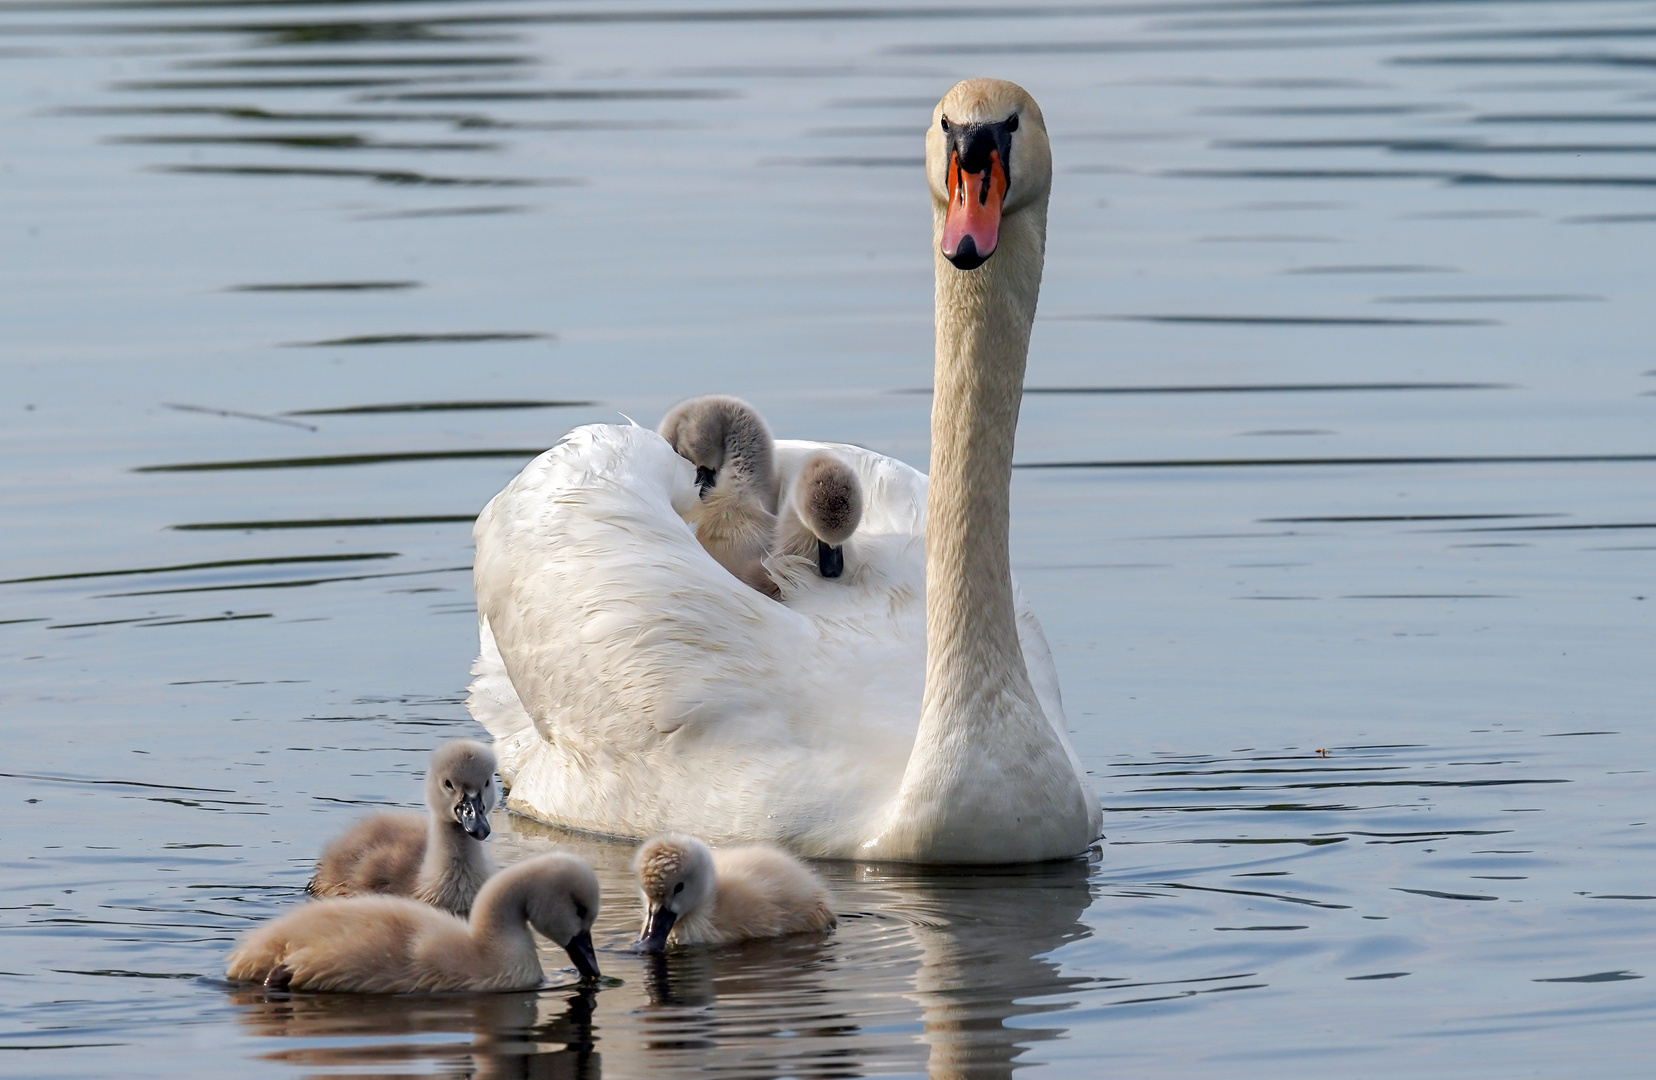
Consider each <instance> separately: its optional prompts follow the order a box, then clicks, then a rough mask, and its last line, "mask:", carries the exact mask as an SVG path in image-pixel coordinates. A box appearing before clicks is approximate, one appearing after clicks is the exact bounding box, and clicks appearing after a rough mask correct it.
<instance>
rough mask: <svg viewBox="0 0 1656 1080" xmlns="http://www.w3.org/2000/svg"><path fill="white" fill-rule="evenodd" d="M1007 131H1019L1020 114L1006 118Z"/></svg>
mask: <svg viewBox="0 0 1656 1080" xmlns="http://www.w3.org/2000/svg"><path fill="white" fill-rule="evenodd" d="M1006 130H1007V131H1017V130H1018V114H1017V113H1013V114H1012V115H1011V116H1009V117H1007V118H1006Z"/></svg>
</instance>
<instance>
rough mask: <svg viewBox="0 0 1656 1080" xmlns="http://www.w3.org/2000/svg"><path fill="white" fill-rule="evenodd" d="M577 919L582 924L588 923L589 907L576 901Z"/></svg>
mask: <svg viewBox="0 0 1656 1080" xmlns="http://www.w3.org/2000/svg"><path fill="white" fill-rule="evenodd" d="M575 917H576V918H577V919H580V920H581V921H582V922H586V917H587V906H586V905H585V904H583V903H581V902H580V901H579V900H577V901H575Z"/></svg>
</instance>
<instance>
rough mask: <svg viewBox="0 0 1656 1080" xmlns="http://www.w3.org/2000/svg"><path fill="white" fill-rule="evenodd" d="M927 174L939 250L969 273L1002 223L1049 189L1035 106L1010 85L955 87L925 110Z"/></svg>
mask: <svg viewBox="0 0 1656 1080" xmlns="http://www.w3.org/2000/svg"><path fill="white" fill-rule="evenodd" d="M926 177H927V179H928V180H929V181H930V182H931V191H932V204H933V207H934V208H935V209H936V211H937V213H938V214H939V215H940V216H941V218H942V223H943V227H942V237H941V239H940V241H939V250H941V251H942V253H943V257H944V258H946V259H948V260H949V261H950V262H951V263H953V264H954V265H955V267H956V268H957V269H960V270H976V269H977V268H978V267H980V266H982V265H983V264H984V262H986V261H987V260H988V258H989V256H991V255H993V254H994V253H995V247H996V245H997V244H998V243H999V241H1000V230H1001V219H1002V218H1005V217H1010V216H1012V215H1013V214H1017V213H1019V212H1021V211H1023V210H1025V209H1027V208H1029V207H1031V206H1035V205H1038V204H1042V203H1044V202H1045V201H1046V197H1047V195H1048V193H1049V192H1050V191H1051V188H1052V150H1051V147H1050V146H1049V144H1048V143H1047V132H1046V121H1044V120H1043V119H1041V107H1040V106H1039V105H1037V104H1035V99H1034V98H1032V97H1030V96H1029V94H1028V93H1027V92H1025V90H1024V88H1023V87H1021V86H1018V85H1017V84H1016V83H1009V82H1004V81H1002V80H1000V79H967V80H966V81H965V82H962V83H956V84H955V85H954V88H953V89H951V90H950V91H949V92H948V93H947V94H944V95H943V100H942V101H940V102H938V103H937V108H936V109H935V110H934V111H933V112H932V122H931V128H930V129H929V130H928V131H927V132H926Z"/></svg>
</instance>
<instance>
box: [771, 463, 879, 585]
mask: <svg viewBox="0 0 1656 1080" xmlns="http://www.w3.org/2000/svg"><path fill="white" fill-rule="evenodd" d="M862 513H863V494H862V482H861V481H859V480H858V479H857V474H856V473H855V472H853V471H852V470H851V466H849V465H847V464H846V463H845V462H843V461H841V460H840V459H839V458H837V457H835V456H834V455H833V454H831V453H829V452H828V451H826V450H819V451H817V452H816V453H814V454H812V455H811V456H810V457H808V458H806V459H805V463H804V464H803V465H801V466H800V468H799V472H798V474H797V475H795V476H794V478H793V482H792V484H790V485H789V487H788V492H787V495H786V497H785V498H784V499H783V500H782V510H781V512H780V513H779V514H777V517H776V539H775V543H774V544H773V546H772V549H771V550H772V553H773V554H775V555H793V556H797V557H799V558H804V559H808V560H810V561H811V562H812V563H814V564H815V565H816V568H817V572H818V573H820V574H821V575H822V576H823V577H825V578H837V577H839V576H840V574H841V573H843V572H844V570H845V542H846V541H847V540H849V539H850V538H851V534H852V533H854V532H856V531H857V526H858V524H860V523H861V522H862Z"/></svg>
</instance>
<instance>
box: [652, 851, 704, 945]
mask: <svg viewBox="0 0 1656 1080" xmlns="http://www.w3.org/2000/svg"><path fill="white" fill-rule="evenodd" d="M633 869H634V870H635V871H636V872H637V874H638V891H639V892H640V893H641V894H642V895H643V897H644V928H643V930H642V931H640V932H639V935H638V945H637V948H638V949H640V950H641V951H643V952H661V951H662V950H663V949H665V948H666V947H667V935H668V933H669V932H671V931H672V929H673V924H674V923H676V922H677V921H678V920H679V918H680V917H681V916H683V915H686V914H688V913H690V912H692V911H694V910H695V909H696V908H698V907H700V906H701V905H702V904H704V903H706V902H707V900H708V898H709V897H711V896H712V895H713V881H714V871H713V852H712V850H711V849H709V848H708V846H707V845H706V844H704V843H702V842H701V841H700V840H697V839H696V838H695V837H693V836H685V835H683V834H681V833H663V834H662V835H660V836H657V837H653V838H651V839H649V840H646V841H645V842H644V846H643V847H641V848H639V849H638V855H637V856H636V857H635V858H634V859H633Z"/></svg>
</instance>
